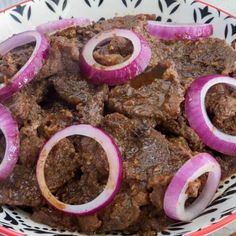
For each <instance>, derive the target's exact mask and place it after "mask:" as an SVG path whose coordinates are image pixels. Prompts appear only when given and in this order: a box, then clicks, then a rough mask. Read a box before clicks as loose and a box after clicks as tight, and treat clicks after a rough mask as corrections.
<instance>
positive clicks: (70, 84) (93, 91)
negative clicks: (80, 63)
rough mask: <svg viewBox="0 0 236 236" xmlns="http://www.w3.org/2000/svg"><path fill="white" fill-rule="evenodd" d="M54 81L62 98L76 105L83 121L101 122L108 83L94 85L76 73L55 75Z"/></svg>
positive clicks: (96, 123) (94, 123) (95, 123)
mask: <svg viewBox="0 0 236 236" xmlns="http://www.w3.org/2000/svg"><path fill="white" fill-rule="evenodd" d="M52 81H53V85H54V88H55V90H56V92H57V93H58V94H59V95H60V96H61V97H62V99H64V100H65V101H67V102H68V103H70V104H72V105H75V106H76V110H77V111H78V115H79V117H80V122H81V123H90V124H93V125H98V124H99V123H100V122H101V120H102V118H103V110H104V102H105V101H106V100H107V97H108V87H107V85H102V86H94V85H93V84H89V83H88V82H87V81H85V80H81V79H80V76H74V75H65V76H55V77H53V78H52Z"/></svg>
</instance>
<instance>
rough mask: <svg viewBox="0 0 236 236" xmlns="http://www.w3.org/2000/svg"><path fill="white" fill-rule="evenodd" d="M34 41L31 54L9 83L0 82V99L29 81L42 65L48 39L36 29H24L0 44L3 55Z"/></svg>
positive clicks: (8, 95)
mask: <svg viewBox="0 0 236 236" xmlns="http://www.w3.org/2000/svg"><path fill="white" fill-rule="evenodd" d="M33 41H36V45H35V48H34V51H33V53H32V55H31V56H30V58H29V60H28V61H27V62H26V63H25V65H24V66H23V67H22V68H21V69H20V70H19V71H18V72H17V73H16V74H15V75H14V76H13V77H12V78H11V81H10V83H9V84H3V83H2V84H0V100H5V99H7V98H9V97H10V96H11V95H12V94H13V93H15V92H17V91H18V90H20V89H21V88H22V87H23V86H24V85H25V84H27V83H29V82H30V81H31V80H32V79H33V78H34V76H35V75H37V73H38V72H39V70H40V69H41V68H42V66H43V62H44V60H45V59H46V58H47V55H48V48H49V41H48V39H47V38H46V37H45V36H44V35H42V34H40V33H39V32H37V31H26V32H23V33H20V34H16V35H13V36H12V37H11V38H9V39H7V40H5V41H4V42H2V43H1V44H0V55H5V54H6V53H8V52H9V51H11V50H12V49H14V48H17V47H20V46H23V45H25V44H27V43H31V42H33Z"/></svg>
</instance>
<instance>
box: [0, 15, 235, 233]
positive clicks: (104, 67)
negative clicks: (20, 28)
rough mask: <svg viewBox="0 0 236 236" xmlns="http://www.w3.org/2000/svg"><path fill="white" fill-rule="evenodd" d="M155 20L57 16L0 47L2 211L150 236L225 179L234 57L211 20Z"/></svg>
mask: <svg viewBox="0 0 236 236" xmlns="http://www.w3.org/2000/svg"><path fill="white" fill-rule="evenodd" d="M155 18H156V17H155V16H153V15H137V16H125V17H116V18H113V19H110V20H105V21H100V22H96V23H90V22H89V21H86V20H85V19H81V18H80V20H78V21H77V20H76V21H73V20H66V21H62V22H60V23H59V22H56V23H50V24H49V25H44V26H41V27H39V28H37V29H36V30H35V31H30V32H25V33H21V34H19V35H15V36H13V37H12V38H10V39H8V40H7V41H5V42H3V43H2V44H1V45H0V52H1V56H0V72H1V82H2V86H1V88H0V98H1V103H2V105H1V106H0V111H1V114H0V118H1V123H0V125H1V130H2V132H3V134H2V135H1V146H0V148H1V156H2V157H3V161H2V164H1V169H0V177H1V181H2V182H1V186H0V190H1V191H0V203H1V204H2V205H3V204H8V205H10V206H18V207H21V208H22V209H24V210H26V211H28V212H29V214H30V215H31V217H32V219H33V220H35V221H36V222H40V223H44V224H47V225H50V226H51V227H56V228H59V229H67V230H70V231H79V232H83V233H88V234H91V233H113V232H121V233H139V234H143V233H144V232H145V233H149V234H156V232H157V231H160V230H163V229H164V228H165V227H166V226H167V225H168V224H169V223H170V222H172V221H173V220H182V221H190V220H192V219H193V218H195V217H197V216H198V215H199V214H200V213H201V212H202V211H203V210H204V209H205V207H206V206H207V205H208V204H209V202H210V201H211V200H212V198H213V196H214V193H215V191H216V188H217V186H218V184H219V181H220V179H224V178H225V177H227V176H229V175H230V174H231V173H234V172H235V164H236V161H235V157H234V156H235V153H236V149H235V146H236V145H235V143H236V141H235V133H236V127H235V117H236V116H235V114H236V113H235V112H236V110H235V103H236V97H235V91H234V89H232V87H234V86H235V84H236V82H235V79H233V77H234V75H235V71H236V66H235V60H236V52H235V50H234V48H233V47H231V46H230V45H227V44H226V42H225V41H224V40H220V39H216V38H211V37H210V36H211V34H212V30H214V29H213V28H212V26H211V25H195V26H193V25H176V26H168V25H165V26H164V28H165V27H166V28H165V29H164V31H163V32H164V33H163V32H162V33H160V32H161V29H162V30H163V25H160V24H158V23H155V22H153V20H154V19H155ZM74 24H76V25H77V26H73V27H69V26H71V25H74ZM67 27H69V28H67ZM178 27H179V29H177V28H178ZM59 29H60V30H59ZM176 30H177V31H176ZM173 32H174V33H173ZM9 129H10V130H9ZM84 136H87V137H84ZM5 149H6V151H5ZM4 153H6V155H5V157H4ZM9 157H11V158H9Z"/></svg>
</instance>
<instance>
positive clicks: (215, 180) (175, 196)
mask: <svg viewBox="0 0 236 236" xmlns="http://www.w3.org/2000/svg"><path fill="white" fill-rule="evenodd" d="M208 172H209V174H208V179H207V182H206V185H205V187H204V188H203V190H202V192H201V194H200V196H199V197H198V198H197V199H196V200H195V201H194V202H193V203H192V204H191V205H190V206H189V207H187V208H186V207H185V202H186V200H187V198H188V195H187V194H186V190H187V188H188V183H189V182H192V181H194V180H195V179H197V178H198V177H200V176H201V175H203V174H205V173H208ZM220 177H221V169H220V165H219V163H218V162H217V161H216V160H215V158H213V157H212V156H211V155H209V154H208V153H201V154H198V155H196V156H194V157H193V158H191V159H190V160H188V161H187V162H186V163H185V164H184V165H183V166H182V167H181V168H180V169H179V170H178V171H177V173H176V174H175V176H174V177H173V179H172V180H171V183H170V184H169V186H168V188H167V190H166V192H165V196H164V210H165V213H166V215H167V216H169V217H170V218H172V219H176V220H180V221H190V220H192V219H193V218H195V217H196V216H198V215H199V214H200V213H201V212H202V211H203V210H204V209H205V208H206V207H207V205H208V204H209V203H210V201H211V200H212V198H213V197H214V194H215V192H216V189H217V187H218V185H219V182H220Z"/></svg>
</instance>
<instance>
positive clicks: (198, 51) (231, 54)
mask: <svg viewBox="0 0 236 236" xmlns="http://www.w3.org/2000/svg"><path fill="white" fill-rule="evenodd" d="M148 41H149V43H150V45H151V48H152V53H153V55H152V60H151V62H150V64H151V65H152V66H155V65H157V63H159V62H160V61H163V60H170V61H173V62H174V63H175V66H176V70H177V72H178V74H179V78H180V79H181V83H182V84H183V85H184V84H185V83H186V82H187V83H188V84H189V78H194V79H196V78H198V77H199V76H203V75H207V74H226V75H227V74H229V73H231V72H234V71H235V70H236V66H235V61H236V51H235V50H234V49H233V48H232V47H230V46H229V45H228V44H226V42H225V41H224V40H220V39H216V38H208V39H201V40H197V41H186V40H184V41H181V40H179V41H161V40H156V39H154V38H152V37H149V38H148ZM186 79H187V81H186Z"/></svg>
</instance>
